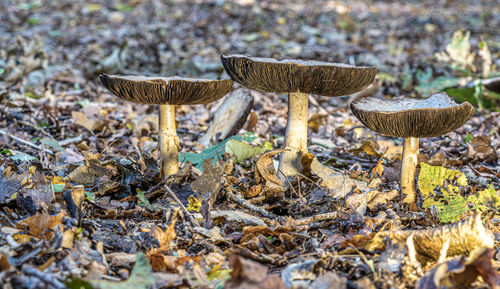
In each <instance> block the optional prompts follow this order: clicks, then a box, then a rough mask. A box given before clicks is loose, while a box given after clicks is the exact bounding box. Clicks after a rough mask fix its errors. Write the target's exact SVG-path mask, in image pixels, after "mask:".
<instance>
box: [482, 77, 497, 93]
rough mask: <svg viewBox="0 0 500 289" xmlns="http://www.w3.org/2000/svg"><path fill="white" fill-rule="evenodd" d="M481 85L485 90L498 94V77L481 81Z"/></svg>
mask: <svg viewBox="0 0 500 289" xmlns="http://www.w3.org/2000/svg"><path fill="white" fill-rule="evenodd" d="M482 83H483V85H484V86H485V87H486V88H487V89H489V90H491V91H493V92H496V93H500V77H494V78H489V79H483V81H482Z"/></svg>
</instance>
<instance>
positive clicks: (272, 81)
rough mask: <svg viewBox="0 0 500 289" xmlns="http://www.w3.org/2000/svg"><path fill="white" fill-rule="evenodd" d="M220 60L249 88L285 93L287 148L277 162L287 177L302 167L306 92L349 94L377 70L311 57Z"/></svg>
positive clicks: (233, 75) (305, 126) (359, 88)
mask: <svg viewBox="0 0 500 289" xmlns="http://www.w3.org/2000/svg"><path fill="white" fill-rule="evenodd" d="M221 60H222V64H223V65H224V68H225V69H226V71H227V73H228V74H229V76H231V78H232V79H233V80H234V81H236V82H238V83H240V84H242V85H244V86H246V87H248V88H252V89H255V90H259V91H263V92H277V93H288V121H287V127H286V135H285V149H286V151H285V152H283V154H282V155H281V158H280V164H279V169H280V171H281V172H282V173H283V174H284V175H285V176H286V177H293V176H295V175H296V174H297V173H298V172H300V171H301V165H300V153H306V152H307V120H308V101H309V100H308V97H309V94H316V95H323V96H341V95H347V94H351V93H354V92H356V91H359V90H361V89H363V88H365V87H367V86H368V85H369V84H370V83H372V81H373V79H374V78H375V74H376V72H377V69H376V68H375V67H356V66H351V65H346V64H339V63H329V62H321V61H314V60H298V59H284V60H276V59H273V58H256V57H247V56H244V55H228V56H225V55H221ZM279 176H280V178H281V175H280V174H279ZM281 179H283V178H281Z"/></svg>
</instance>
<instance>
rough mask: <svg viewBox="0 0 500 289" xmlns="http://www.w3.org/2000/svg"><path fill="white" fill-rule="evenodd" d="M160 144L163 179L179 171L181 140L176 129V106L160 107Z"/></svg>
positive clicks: (166, 105) (165, 105)
mask: <svg viewBox="0 0 500 289" xmlns="http://www.w3.org/2000/svg"><path fill="white" fill-rule="evenodd" d="M159 122H160V129H159V136H160V139H159V143H160V155H161V160H160V162H161V165H160V172H161V178H162V179H163V178H164V177H167V176H170V175H175V174H177V172H178V171H179V165H178V162H177V161H178V155H179V138H178V137H177V131H176V129H175V105H170V104H161V105H160V119H159Z"/></svg>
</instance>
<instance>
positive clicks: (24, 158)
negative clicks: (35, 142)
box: [9, 150, 36, 162]
mask: <svg viewBox="0 0 500 289" xmlns="http://www.w3.org/2000/svg"><path fill="white" fill-rule="evenodd" d="M11 152H12V153H13V155H12V156H10V157H9V158H10V159H11V160H13V161H19V162H31V161H34V160H36V158H35V157H34V156H32V155H29V154H26V153H23V152H20V151H15V150H11Z"/></svg>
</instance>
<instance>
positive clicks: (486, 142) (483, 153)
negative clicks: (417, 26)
mask: <svg viewBox="0 0 500 289" xmlns="http://www.w3.org/2000/svg"><path fill="white" fill-rule="evenodd" d="M466 157H467V158H468V159H470V160H472V161H485V162H494V161H496V160H497V158H498V156H497V153H496V151H495V149H494V148H493V147H492V146H491V138H490V137H489V136H487V135H480V136H476V137H473V138H472V140H471V141H470V145H469V148H468V151H467V153H466Z"/></svg>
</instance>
